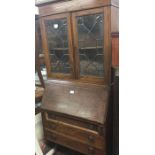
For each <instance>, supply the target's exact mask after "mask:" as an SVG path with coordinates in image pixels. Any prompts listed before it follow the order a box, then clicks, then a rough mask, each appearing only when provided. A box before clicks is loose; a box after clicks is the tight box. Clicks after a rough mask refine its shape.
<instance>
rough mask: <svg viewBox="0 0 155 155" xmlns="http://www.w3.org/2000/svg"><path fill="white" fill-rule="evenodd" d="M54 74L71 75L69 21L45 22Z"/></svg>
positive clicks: (55, 20)
mask: <svg viewBox="0 0 155 155" xmlns="http://www.w3.org/2000/svg"><path fill="white" fill-rule="evenodd" d="M45 26H46V35H47V40H48V48H49V54H50V61H51V67H52V72H55V73H70V71H71V67H70V64H69V54H68V32H67V19H54V20H45Z"/></svg>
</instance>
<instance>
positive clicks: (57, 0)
mask: <svg viewBox="0 0 155 155" xmlns="http://www.w3.org/2000/svg"><path fill="white" fill-rule="evenodd" d="M35 5H36V6H38V7H39V13H41V14H42V12H44V11H45V12H46V11H47V10H51V11H52V12H55V13H59V12H69V11H77V10H84V9H90V8H95V7H103V6H111V5H112V6H116V7H118V6H119V0H36V1H35ZM40 9H41V11H40Z"/></svg>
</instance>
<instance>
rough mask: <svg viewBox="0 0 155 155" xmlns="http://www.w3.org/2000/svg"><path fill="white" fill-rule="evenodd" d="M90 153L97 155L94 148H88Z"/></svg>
mask: <svg viewBox="0 0 155 155" xmlns="http://www.w3.org/2000/svg"><path fill="white" fill-rule="evenodd" d="M88 153H89V154H93V155H94V154H95V150H94V148H93V147H88Z"/></svg>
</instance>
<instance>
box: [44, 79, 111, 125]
mask: <svg viewBox="0 0 155 155" xmlns="http://www.w3.org/2000/svg"><path fill="white" fill-rule="evenodd" d="M108 98H109V90H108V88H107V87H106V86H103V85H102V86H101V85H95V84H86V83H85V84H84V83H77V82H69V81H60V80H50V81H48V82H47V83H46V88H45V93H44V96H43V101H42V102H43V105H42V109H43V110H48V111H53V112H57V113H60V114H64V115H69V116H72V117H75V118H78V119H82V120H86V121H91V122H94V123H96V124H104V123H105V121H106V113H107V105H108Z"/></svg>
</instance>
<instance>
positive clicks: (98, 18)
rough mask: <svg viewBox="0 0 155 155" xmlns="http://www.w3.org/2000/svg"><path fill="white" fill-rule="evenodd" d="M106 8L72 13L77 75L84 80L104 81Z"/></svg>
mask: <svg viewBox="0 0 155 155" xmlns="http://www.w3.org/2000/svg"><path fill="white" fill-rule="evenodd" d="M104 17H105V16H104V9H103V8H100V9H91V10H85V11H79V12H75V13H73V14H72V21H73V35H74V51H75V55H76V77H77V78H78V79H80V80H83V81H91V82H93V81H94V82H95V83H103V82H104V79H105V76H106V71H105V70H106V68H105V46H104V45H105V37H104V35H105V33H106V31H105V19H104Z"/></svg>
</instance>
